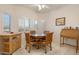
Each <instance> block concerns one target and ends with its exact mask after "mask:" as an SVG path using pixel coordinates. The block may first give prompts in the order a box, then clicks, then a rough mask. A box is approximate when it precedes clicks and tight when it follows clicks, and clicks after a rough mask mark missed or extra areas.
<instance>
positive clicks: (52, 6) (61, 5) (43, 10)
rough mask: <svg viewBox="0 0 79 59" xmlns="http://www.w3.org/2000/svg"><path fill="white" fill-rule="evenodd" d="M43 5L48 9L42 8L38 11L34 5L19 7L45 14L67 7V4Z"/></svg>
mask: <svg viewBox="0 0 79 59" xmlns="http://www.w3.org/2000/svg"><path fill="white" fill-rule="evenodd" d="M44 5H46V6H47V7H48V8H43V9H42V10H40V11H39V10H38V7H37V6H36V4H20V5H19V6H23V7H27V8H30V9H32V10H34V11H35V12H38V13H46V12H50V11H54V10H58V9H60V8H62V7H65V6H67V5H68V4H44Z"/></svg>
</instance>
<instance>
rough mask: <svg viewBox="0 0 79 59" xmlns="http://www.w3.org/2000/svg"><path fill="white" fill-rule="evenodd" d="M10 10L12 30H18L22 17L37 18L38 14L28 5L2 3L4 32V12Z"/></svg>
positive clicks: (1, 24)
mask: <svg viewBox="0 0 79 59" xmlns="http://www.w3.org/2000/svg"><path fill="white" fill-rule="evenodd" d="M5 12H8V13H9V14H10V15H11V31H13V32H18V20H19V18H20V17H23V16H24V17H26V18H27V19H35V20H37V14H36V13H35V12H34V11H32V10H31V9H29V8H27V7H22V6H18V5H17V6H16V5H5V4H4V5H0V32H3V22H2V16H3V13H5Z"/></svg>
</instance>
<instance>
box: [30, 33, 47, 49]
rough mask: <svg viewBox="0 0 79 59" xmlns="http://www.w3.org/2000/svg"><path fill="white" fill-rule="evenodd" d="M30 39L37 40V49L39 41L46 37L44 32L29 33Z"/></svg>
mask: <svg viewBox="0 0 79 59" xmlns="http://www.w3.org/2000/svg"><path fill="white" fill-rule="evenodd" d="M30 36H31V40H35V41H36V42H37V49H39V47H40V45H41V41H43V40H44V39H45V37H46V34H44V33H41V34H39V33H36V34H31V35H30Z"/></svg>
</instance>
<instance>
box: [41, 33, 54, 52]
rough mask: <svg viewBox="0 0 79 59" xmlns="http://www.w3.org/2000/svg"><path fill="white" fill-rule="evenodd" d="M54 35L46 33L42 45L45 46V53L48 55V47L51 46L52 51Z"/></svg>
mask: <svg viewBox="0 0 79 59" xmlns="http://www.w3.org/2000/svg"><path fill="white" fill-rule="evenodd" d="M52 35H53V32H49V33H46V37H45V40H43V41H42V42H41V44H43V45H45V53H47V47H48V46H49V45H50V50H52Z"/></svg>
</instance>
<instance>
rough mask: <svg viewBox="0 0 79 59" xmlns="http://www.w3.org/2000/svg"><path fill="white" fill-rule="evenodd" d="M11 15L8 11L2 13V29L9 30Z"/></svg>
mask: <svg viewBox="0 0 79 59" xmlns="http://www.w3.org/2000/svg"><path fill="white" fill-rule="evenodd" d="M10 21H11V16H10V15H9V14H8V13H4V14H3V31H4V32H10Z"/></svg>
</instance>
